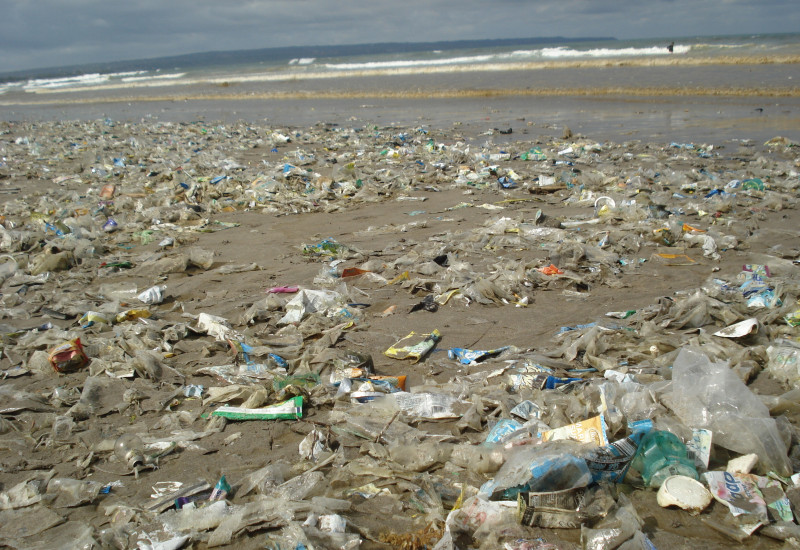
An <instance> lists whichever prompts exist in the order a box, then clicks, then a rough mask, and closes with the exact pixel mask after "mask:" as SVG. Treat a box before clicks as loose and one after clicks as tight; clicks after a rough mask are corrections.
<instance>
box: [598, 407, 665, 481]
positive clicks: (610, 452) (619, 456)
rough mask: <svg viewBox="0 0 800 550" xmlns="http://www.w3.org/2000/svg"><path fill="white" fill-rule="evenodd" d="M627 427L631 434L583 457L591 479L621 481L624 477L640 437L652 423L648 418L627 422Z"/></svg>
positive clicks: (651, 427) (640, 439) (637, 447)
mask: <svg viewBox="0 0 800 550" xmlns="http://www.w3.org/2000/svg"><path fill="white" fill-rule="evenodd" d="M628 427H629V428H630V429H631V435H629V436H628V437H625V438H622V439H619V440H617V441H614V442H612V443H609V444H608V445H605V446H602V447H597V448H595V449H592V450H590V451H589V452H588V453H586V456H584V457H583V458H584V460H586V465H587V466H589V470H590V471H591V472H592V481H594V482H600V481H608V482H612V483H622V481H623V480H624V479H625V475H626V474H627V473H628V468H629V467H630V465H631V462H632V461H633V457H634V456H635V455H636V451H637V450H638V449H639V443H640V442H641V441H642V437H644V435H645V434H646V433H647V432H649V431H650V430H652V429H653V423H652V422H651V421H650V420H647V421H640V422H638V423H633V424H629V425H628Z"/></svg>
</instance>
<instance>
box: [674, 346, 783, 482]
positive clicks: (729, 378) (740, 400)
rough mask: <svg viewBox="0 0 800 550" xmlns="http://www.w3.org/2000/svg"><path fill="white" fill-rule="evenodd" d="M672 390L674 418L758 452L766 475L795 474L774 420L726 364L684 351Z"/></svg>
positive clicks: (720, 441) (735, 447)
mask: <svg viewBox="0 0 800 550" xmlns="http://www.w3.org/2000/svg"><path fill="white" fill-rule="evenodd" d="M672 392H673V408H674V411H675V414H677V415H678V417H680V419H681V420H682V421H683V422H684V424H686V425H687V426H690V427H692V428H706V429H709V430H711V431H712V432H713V433H714V443H715V444H717V445H720V446H722V447H725V448H726V449H730V450H731V451H735V452H737V453H740V454H750V453H755V454H757V455H758V456H759V459H760V464H761V465H763V467H764V468H765V469H766V470H767V471H769V470H773V471H775V472H777V473H779V474H780V475H791V474H792V468H791V464H790V462H789V458H788V456H787V449H786V445H785V443H784V441H783V439H782V438H781V435H780V433H779V432H778V426H777V423H776V422H775V419H773V418H771V417H770V414H769V410H768V409H767V407H766V406H765V405H764V403H763V402H762V401H761V399H759V397H758V396H757V395H755V394H754V393H753V392H751V391H750V389H749V388H748V387H747V386H746V385H745V384H744V382H742V381H741V379H739V377H738V376H737V375H736V373H735V372H734V371H733V370H731V369H730V368H729V366H728V363H727V362H712V361H711V360H710V359H709V358H708V357H707V356H706V355H705V354H704V353H703V352H701V351H700V350H698V349H694V348H689V347H685V348H682V349H681V350H680V352H679V353H678V355H677V356H676V357H675V361H674V363H673V369H672Z"/></svg>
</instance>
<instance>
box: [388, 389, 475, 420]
mask: <svg viewBox="0 0 800 550" xmlns="http://www.w3.org/2000/svg"><path fill="white" fill-rule="evenodd" d="M391 397H394V399H395V402H396V403H397V406H398V407H399V408H400V409H401V410H402V411H403V412H404V413H406V414H409V415H413V416H417V417H420V418H458V417H459V416H460V415H458V414H456V413H455V412H454V411H453V405H454V404H455V403H456V401H457V400H456V398H455V397H452V396H450V395H445V394H442V393H407V392H397V393H393V394H391Z"/></svg>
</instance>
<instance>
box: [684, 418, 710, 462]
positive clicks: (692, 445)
mask: <svg viewBox="0 0 800 550" xmlns="http://www.w3.org/2000/svg"><path fill="white" fill-rule="evenodd" d="M712 435H713V433H712V432H711V430H706V429H705V428H693V429H692V439H691V441H688V442H687V443H686V449H687V451H688V455H689V458H691V459H692V460H694V465H695V468H697V469H698V471H704V470H707V469H708V460H709V459H710V458H711V438H712Z"/></svg>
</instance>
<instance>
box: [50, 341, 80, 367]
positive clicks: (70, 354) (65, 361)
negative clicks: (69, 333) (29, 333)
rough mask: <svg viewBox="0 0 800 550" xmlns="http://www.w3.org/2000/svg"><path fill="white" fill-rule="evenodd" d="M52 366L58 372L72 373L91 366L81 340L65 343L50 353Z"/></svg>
mask: <svg viewBox="0 0 800 550" xmlns="http://www.w3.org/2000/svg"><path fill="white" fill-rule="evenodd" d="M48 359H49V360H50V364H51V365H53V369H54V370H55V371H56V372H62V373H63V372H72V371H76V370H78V369H81V368H83V367H85V366H86V365H87V364H89V358H88V357H87V356H86V353H84V351H83V345H82V344H81V339H80V338H75V339H73V340H69V341H68V342H64V343H63V344H61V345H60V346H57V347H55V348H53V349H51V350H50V352H49V353H48Z"/></svg>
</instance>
